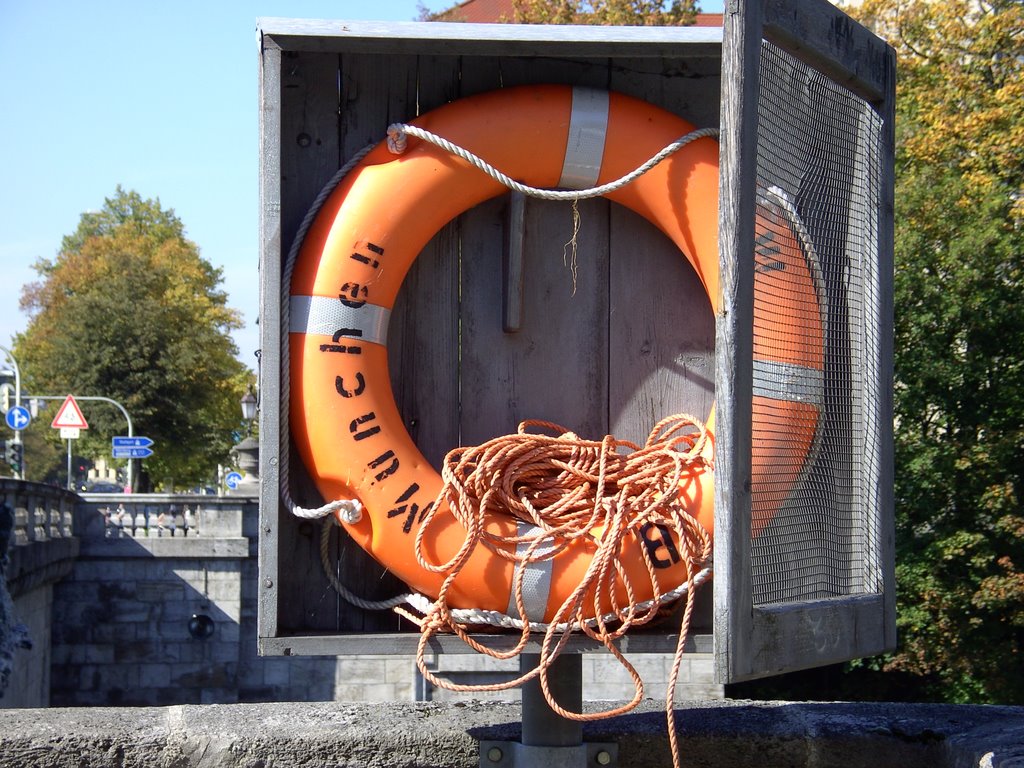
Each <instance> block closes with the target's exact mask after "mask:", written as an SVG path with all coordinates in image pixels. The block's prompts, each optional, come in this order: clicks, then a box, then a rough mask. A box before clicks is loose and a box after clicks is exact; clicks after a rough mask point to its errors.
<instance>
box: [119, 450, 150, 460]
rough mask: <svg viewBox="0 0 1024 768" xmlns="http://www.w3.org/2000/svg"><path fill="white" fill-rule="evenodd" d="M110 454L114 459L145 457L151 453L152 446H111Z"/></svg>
mask: <svg viewBox="0 0 1024 768" xmlns="http://www.w3.org/2000/svg"><path fill="white" fill-rule="evenodd" d="M110 454H111V456H113V457H114V458H115V459H145V458H146V457H148V456H152V455H153V449H152V448H112V449H111V451H110Z"/></svg>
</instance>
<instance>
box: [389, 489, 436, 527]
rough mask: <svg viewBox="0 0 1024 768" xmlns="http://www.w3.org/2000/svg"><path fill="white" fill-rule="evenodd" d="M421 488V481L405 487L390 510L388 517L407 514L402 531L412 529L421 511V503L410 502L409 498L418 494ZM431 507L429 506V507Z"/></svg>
mask: <svg viewBox="0 0 1024 768" xmlns="http://www.w3.org/2000/svg"><path fill="white" fill-rule="evenodd" d="M419 489H420V484H419V483H413V484H412V485H410V486H409V487H408V488H406V489H405V493H403V494H402V495H401V496H399V497H398V498H397V499H395V506H394V507H392V508H391V509H389V510H388V518H392V517H400V516H401V515H405V521H404V522H403V523H402V533H409V532H410V531H411V530H412V524H413V522H415V520H416V513H417V512H419V511H420V505H419V504H417V503H415V502H413V503H412V504H409V503H408V502H409V499H411V498H412V497H413V496H415V495H416V493H417V492H418V491H419ZM427 508H428V509H429V506H428V507H427Z"/></svg>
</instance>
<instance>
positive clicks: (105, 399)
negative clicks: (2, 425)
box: [36, 395, 135, 490]
mask: <svg viewBox="0 0 1024 768" xmlns="http://www.w3.org/2000/svg"><path fill="white" fill-rule="evenodd" d="M63 399H64V398H63V397H57V396H51V395H39V396H37V397H36V400H63ZM75 400H99V401H100V402H103V403H110V404H111V405H112V406H114V407H115V408H117V409H118V410H119V411H120V412H121V415H122V416H124V419H125V421H127V422H128V436H129V437H133V436H134V435H135V432H134V431H133V429H132V417H131V416H129V415H128V411H127V410H125V407H124V406H123V405H121V404H120V403H119V402H117V400H112V399H110V398H109V397H101V396H100V395H88V396H86V395H81V396H79V397H76V398H75ZM132 480H133V478H132V459H128V487H129V488H130V489H132V490H134V488H135V485H134V483H133V482H132Z"/></svg>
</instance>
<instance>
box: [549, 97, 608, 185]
mask: <svg viewBox="0 0 1024 768" xmlns="http://www.w3.org/2000/svg"><path fill="white" fill-rule="evenodd" d="M607 134H608V91H595V90H594V89H592V88H573V89H572V112H571V113H570V115H569V139H568V141H567V142H566V145H565V160H564V162H563V163H562V176H561V178H560V179H559V180H558V186H559V187H560V188H562V189H587V188H589V187H593V186H595V185H596V184H597V178H598V176H600V175H601V163H602V161H603V160H604V142H605V138H606V136H607Z"/></svg>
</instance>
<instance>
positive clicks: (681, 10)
mask: <svg viewBox="0 0 1024 768" xmlns="http://www.w3.org/2000/svg"><path fill="white" fill-rule="evenodd" d="M512 8H513V13H512V18H511V19H507V21H512V22H515V23H518V24H602V25H623V26H681V25H686V24H693V22H694V19H695V18H696V17H697V11H698V7H697V3H696V2H695V0H671V2H665V0H512Z"/></svg>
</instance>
